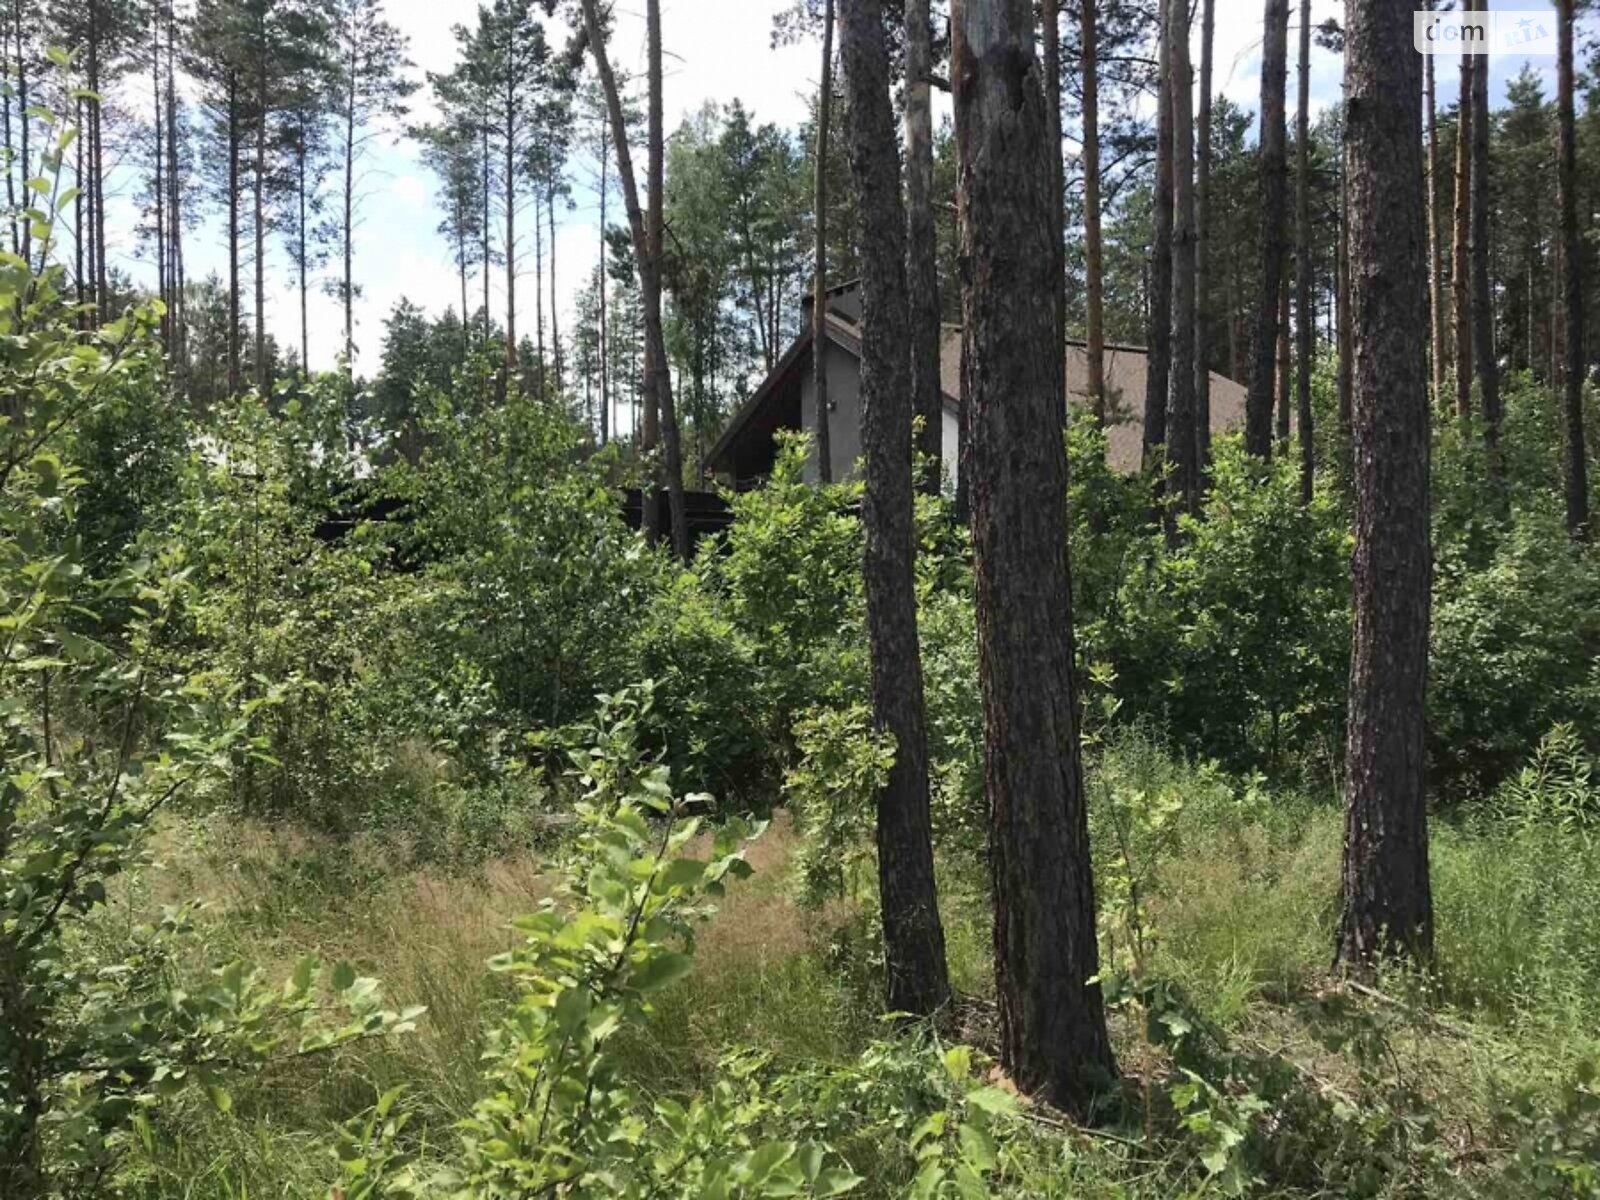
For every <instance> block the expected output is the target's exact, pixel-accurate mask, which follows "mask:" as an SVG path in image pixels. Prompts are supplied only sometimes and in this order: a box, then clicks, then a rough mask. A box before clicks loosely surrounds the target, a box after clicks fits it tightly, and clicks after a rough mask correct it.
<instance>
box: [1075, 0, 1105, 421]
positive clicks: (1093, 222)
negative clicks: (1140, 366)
mask: <svg viewBox="0 0 1600 1200" xmlns="http://www.w3.org/2000/svg"><path fill="white" fill-rule="evenodd" d="M1098 23H1099V12H1098V0H1081V3H1080V5H1079V12H1078V34H1079V37H1080V38H1081V39H1082V43H1083V51H1082V53H1083V62H1082V75H1083V275H1084V280H1083V287H1084V298H1083V303H1084V325H1085V329H1084V340H1085V343H1086V344H1085V346H1084V367H1085V383H1084V386H1085V388H1086V390H1087V391H1088V393H1089V412H1090V413H1091V414H1092V415H1093V417H1094V420H1095V423H1096V424H1098V425H1101V426H1104V425H1105V423H1106V318H1105V251H1104V249H1103V246H1102V243H1101V237H1100V66H1099V61H1098V60H1099V45H1098V43H1099V39H1100V34H1099V29H1098Z"/></svg>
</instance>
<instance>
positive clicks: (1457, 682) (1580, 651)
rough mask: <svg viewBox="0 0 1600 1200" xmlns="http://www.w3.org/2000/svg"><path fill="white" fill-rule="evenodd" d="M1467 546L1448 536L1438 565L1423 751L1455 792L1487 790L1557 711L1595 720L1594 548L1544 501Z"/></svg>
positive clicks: (1599, 564) (1582, 724)
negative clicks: (1480, 545) (1478, 561)
mask: <svg viewBox="0 0 1600 1200" xmlns="http://www.w3.org/2000/svg"><path fill="white" fill-rule="evenodd" d="M1472 557H1473V555H1472V553H1471V548H1470V547H1469V546H1467V545H1465V544H1463V543H1459V542H1457V543H1452V544H1447V545H1443V546H1441V547H1440V548H1439V550H1438V566H1437V568H1436V583H1435V601H1434V612H1433V636H1432V658H1431V677H1430V680H1429V693H1428V716H1429V730H1428V732H1429V750H1430V754H1429V758H1430V765H1431V767H1432V777H1433V782H1434V784H1435V785H1436V786H1437V787H1439V788H1441V789H1442V790H1444V791H1445V792H1447V793H1451V794H1460V793H1463V792H1469V793H1470V792H1485V791H1488V790H1490V789H1492V788H1493V786H1494V785H1495V784H1496V783H1497V782H1498V781H1499V780H1500V779H1502V778H1504V777H1505V775H1506V774H1507V773H1508V772H1509V771H1510V770H1512V769H1513V768H1514V767H1515V766H1516V765H1517V764H1518V763H1519V762H1521V761H1522V760H1523V759H1525V758H1526V757H1527V756H1528V755H1529V754H1531V753H1532V752H1533V750H1534V747H1535V746H1536V745H1537V744H1538V741H1539V739H1540V738H1541V737H1542V736H1543V735H1544V734H1545V732H1546V731H1547V730H1549V728H1550V727H1551V726H1552V725H1554V724H1556V723H1557V722H1571V723H1574V724H1576V725H1577V726H1578V727H1579V728H1580V729H1584V730H1586V731H1593V730H1595V729H1596V728H1597V727H1600V656H1597V654H1596V649H1597V648H1600V559H1597V558H1596V557H1595V555H1594V554H1593V552H1592V551H1590V550H1587V549H1585V548H1581V547H1575V546H1574V545H1573V544H1572V542H1571V541H1570V540H1569V539H1568V538H1567V536H1566V531H1565V529H1564V528H1563V527H1562V524H1561V519H1560V517H1559V516H1558V515H1557V514H1556V513H1555V512H1553V511H1551V510H1550V509H1549V507H1548V506H1546V508H1543V509H1529V510H1521V511H1518V512H1517V513H1516V514H1515V515H1514V516H1513V518H1512V521H1511V524H1510V526H1509V528H1507V529H1506V530H1505V531H1504V532H1503V534H1500V535H1499V536H1498V541H1497V543H1496V545H1495V546H1494V548H1493V549H1492V550H1491V551H1490V552H1489V555H1488V558H1487V560H1486V561H1485V562H1484V563H1483V564H1482V565H1481V566H1475V565H1474V563H1473V562H1472ZM1591 748H1594V749H1600V746H1593V747H1591Z"/></svg>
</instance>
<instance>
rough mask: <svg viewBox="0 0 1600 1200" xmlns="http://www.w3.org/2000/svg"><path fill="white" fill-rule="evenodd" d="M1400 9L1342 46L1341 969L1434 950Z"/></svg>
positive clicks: (1413, 138) (1405, 30)
mask: <svg viewBox="0 0 1600 1200" xmlns="http://www.w3.org/2000/svg"><path fill="white" fill-rule="evenodd" d="M1411 10H1412V4H1411V3H1410V2H1408V0H1351V3H1350V5H1349V8H1348V10H1347V12H1348V25H1347V32H1346V38H1347V40H1346V43H1345V79H1346V83H1347V87H1348V95H1349V99H1350V102H1349V106H1348V113H1349V119H1348V126H1347V130H1346V137H1347V138H1348V142H1349V156H1350V157H1349V162H1350V199H1351V214H1350V218H1351V219H1350V250H1351V257H1352V259H1353V262H1354V264H1355V268H1354V269H1353V270H1352V272H1351V275H1352V283H1353V295H1352V300H1353V307H1354V322H1355V359H1356V361H1355V413H1354V416H1355V438H1356V449H1355V465H1356V476H1355V484H1356V512H1355V534H1356V545H1355V559H1354V584H1355V587H1354V592H1355V624H1354V628H1353V631H1352V641H1351V659H1350V719H1349V732H1348V735H1347V740H1346V746H1345V813H1346V820H1345V844H1344V869H1343V914H1342V916H1341V919H1340V922H1339V931H1338V940H1337V950H1336V958H1337V961H1338V962H1339V963H1340V964H1342V965H1344V966H1346V967H1349V968H1353V969H1356V970H1366V969H1370V968H1371V967H1373V966H1374V965H1376V962H1377V960H1378V959H1379V958H1380V957H1382V956H1385V955H1388V954H1393V953H1406V954H1410V955H1412V956H1414V957H1415V958H1418V959H1422V960H1426V959H1427V958H1428V957H1429V956H1430V955H1431V953H1432V948H1433V905H1432V896H1431V890H1430V886H1429V880H1428V831H1427V809H1426V801H1427V797H1426V788H1425V785H1426V778H1425V767H1424V754H1425V720H1424V699H1425V693H1426V689H1427V674H1428V608H1429V576H1430V554H1429V548H1428V410H1429V406H1428V375H1427V364H1426V346H1425V338H1426V337H1427V325H1426V317H1427V314H1426V312H1425V311H1424V310H1425V308H1426V305H1427V277H1426V267H1425V264H1424V255H1425V253H1426V233H1425V230H1424V227H1423V220H1422V206H1423V197H1422V163H1421V161H1420V159H1421V156H1422V129H1421V114H1420V111H1419V107H1418V105H1417V101H1416V97H1417V89H1418V87H1419V86H1420V80H1419V79H1418V75H1419V73H1420V71H1421V66H1420V64H1419V63H1418V61H1417V59H1418V55H1417V53H1416V51H1415V50H1413V49H1412V47H1411V42H1410V35H1411V23H1412V22H1411Z"/></svg>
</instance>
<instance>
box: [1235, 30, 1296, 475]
mask: <svg viewBox="0 0 1600 1200" xmlns="http://www.w3.org/2000/svg"><path fill="white" fill-rule="evenodd" d="M1265 14H1266V15H1265V18H1264V25H1263V28H1264V33H1263V35H1262V43H1261V137H1260V147H1261V148H1260V158H1261V213H1260V218H1261V223H1260V226H1259V229H1260V251H1261V275H1260V288H1259V290H1258V291H1257V293H1256V300H1255V306H1254V308H1255V320H1254V323H1253V325H1252V327H1251V332H1250V380H1249V392H1248V394H1247V397H1246V401H1245V432H1244V440H1245V447H1246V449H1248V450H1249V451H1250V453H1251V454H1254V455H1256V456H1257V457H1258V458H1270V457H1271V456H1272V401H1273V386H1272V385H1273V381H1274V379H1275V378H1276V371H1275V364H1274V361H1273V358H1274V353H1275V351H1276V349H1277V345H1278V336H1279V332H1280V330H1279V301H1280V292H1279V289H1280V288H1282V286H1283V272H1284V263H1285V260H1286V258H1287V247H1286V242H1285V238H1284V230H1285V228H1286V226H1287V224H1288V219H1289V203H1288V154H1287V150H1286V146H1285V143H1286V141H1287V138H1288V131H1287V129H1286V127H1285V116H1284V89H1285V87H1286V86H1287V80H1288V74H1289V0H1266V10H1265Z"/></svg>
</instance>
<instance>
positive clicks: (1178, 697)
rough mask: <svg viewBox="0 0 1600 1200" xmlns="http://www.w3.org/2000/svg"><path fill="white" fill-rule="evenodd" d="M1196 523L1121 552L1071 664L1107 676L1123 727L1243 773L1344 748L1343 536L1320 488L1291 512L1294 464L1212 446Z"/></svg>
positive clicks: (1346, 622) (1346, 624)
mask: <svg viewBox="0 0 1600 1200" xmlns="http://www.w3.org/2000/svg"><path fill="white" fill-rule="evenodd" d="M1215 450H1216V456H1215V459H1214V462H1213V467H1212V490H1211V494H1210V499H1209V501H1208V504H1207V508H1206V514H1205V517H1204V519H1202V520H1188V519H1186V520H1185V522H1184V525H1183V531H1184V537H1183V539H1182V541H1181V543H1180V544H1179V545H1178V546H1176V547H1174V548H1168V547H1167V546H1166V544H1165V542H1164V540H1163V539H1162V538H1161V537H1160V536H1159V534H1154V533H1151V534H1147V535H1146V536H1145V537H1144V539H1143V542H1142V545H1141V546H1137V547H1130V557H1129V561H1128V565H1127V567H1126V569H1125V572H1124V574H1123V576H1122V579H1121V582H1120V584H1119V585H1118V588H1117V595H1116V599H1115V602H1114V604H1113V605H1112V607H1111V608H1110V610H1109V611H1106V612H1104V613H1101V614H1096V613H1094V612H1093V611H1090V612H1089V613H1086V614H1085V617H1084V624H1083V626H1082V637H1081V646H1082V651H1081V652H1082V656H1083V658H1084V660H1085V661H1086V662H1089V663H1094V662H1097V661H1101V660H1104V661H1106V662H1109V663H1110V664H1111V665H1112V667H1113V668H1114V669H1115V672H1116V676H1117V694H1118V698H1119V699H1121V700H1122V702H1123V715H1124V717H1125V718H1131V719H1136V720H1144V721H1148V722H1151V723H1152V724H1153V725H1154V726H1155V727H1157V728H1164V729H1166V730H1168V731H1169V733H1170V735H1171V736H1172V737H1173V738H1174V739H1176V740H1177V742H1178V743H1179V744H1180V745H1182V746H1183V747H1185V748H1186V749H1190V750H1193V751H1194V752H1196V753H1199V754H1202V755H1206V756H1209V757H1215V758H1218V759H1221V760H1222V761H1223V762H1225V763H1226V764H1228V765H1229V766H1232V767H1236V768H1245V769H1254V768H1257V767H1261V766H1271V765H1274V764H1278V763H1280V762H1281V761H1282V760H1283V759H1284V757H1285V756H1286V755H1287V754H1288V752H1289V751H1290V750H1291V749H1293V748H1294V747H1297V746H1299V747H1305V748H1308V749H1311V750H1321V751H1322V752H1323V753H1325V754H1327V753H1331V752H1332V750H1333V748H1334V747H1336V746H1338V745H1340V744H1342V743H1341V738H1342V726H1343V712H1344V702H1345V686H1346V679H1347V676H1348V673H1349V628H1350V616H1349V600H1350V598H1349V590H1350V585H1349V556H1350V536H1349V534H1348V532H1347V531H1346V528H1345V524H1344V519H1343V516H1342V514H1341V512H1340V510H1339V508H1338V506H1337V504H1336V503H1335V501H1334V500H1333V499H1332V498H1331V497H1330V496H1329V495H1328V494H1327V492H1326V491H1323V492H1321V493H1319V494H1318V497H1317V498H1316V499H1314V500H1313V501H1312V503H1311V504H1309V505H1301V503H1300V501H1299V491H1298V488H1299V483H1298V474H1297V471H1296V468H1295V465H1294V464H1293V463H1292V462H1287V461H1284V460H1283V459H1281V458H1280V459H1279V460H1278V461H1275V462H1274V463H1272V464H1270V465H1269V464H1262V463H1259V462H1257V461H1255V460H1253V459H1251V458H1250V457H1249V456H1247V455H1246V454H1245V453H1244V450H1243V448H1242V446H1241V445H1240V444H1239V442H1238V441H1237V440H1236V439H1223V440H1221V441H1219V442H1218V443H1217V444H1216V448H1215Z"/></svg>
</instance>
